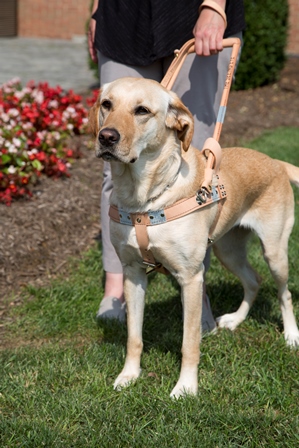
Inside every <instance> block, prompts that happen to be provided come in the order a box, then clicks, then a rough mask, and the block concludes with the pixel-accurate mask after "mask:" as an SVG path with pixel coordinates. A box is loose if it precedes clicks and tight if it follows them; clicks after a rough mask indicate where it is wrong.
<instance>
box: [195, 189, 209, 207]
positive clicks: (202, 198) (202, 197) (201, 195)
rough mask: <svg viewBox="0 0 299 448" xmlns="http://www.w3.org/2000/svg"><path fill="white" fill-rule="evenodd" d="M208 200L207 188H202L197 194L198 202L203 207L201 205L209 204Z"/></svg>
mask: <svg viewBox="0 0 299 448" xmlns="http://www.w3.org/2000/svg"><path fill="white" fill-rule="evenodd" d="M207 199H208V192H207V190H206V189H205V188H201V189H200V190H198V192H197V194H196V198H195V200H196V202H197V203H198V204H199V205H201V204H205V203H206V202H207Z"/></svg>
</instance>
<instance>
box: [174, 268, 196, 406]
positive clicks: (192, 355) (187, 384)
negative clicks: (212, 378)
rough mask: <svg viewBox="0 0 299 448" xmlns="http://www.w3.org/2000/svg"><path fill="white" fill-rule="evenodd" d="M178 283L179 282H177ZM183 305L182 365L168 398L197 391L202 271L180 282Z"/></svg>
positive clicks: (193, 393)
mask: <svg viewBox="0 0 299 448" xmlns="http://www.w3.org/2000/svg"><path fill="white" fill-rule="evenodd" d="M179 281H180V280H179ZM180 284H181V288H182V303H183V305H184V332H183V344H182V364H181V372H180V377H179V380H178V382H177V384H176V386H175V387H174V389H173V390H172V392H171V394H170V396H171V397H173V398H179V397H181V396H183V395H186V394H190V395H196V393H197V390H198V364H199V357H200V352H199V345H200V337H201V327H200V325H201V311H202V288H203V271H200V272H199V273H198V274H196V275H195V276H194V277H193V278H191V279H190V278H189V280H188V281H186V280H183V281H182V282H181V281H180Z"/></svg>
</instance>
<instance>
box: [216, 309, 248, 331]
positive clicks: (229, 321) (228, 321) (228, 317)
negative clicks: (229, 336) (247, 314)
mask: <svg viewBox="0 0 299 448" xmlns="http://www.w3.org/2000/svg"><path fill="white" fill-rule="evenodd" d="M243 320H244V319H242V318H240V316H239V315H238V313H237V312H236V313H231V314H224V315H223V316H220V317H217V319H216V322H217V325H218V327H220V328H228V329H229V330H231V331H234V330H235V329H236V328H237V326H238V325H239V324H240V323H241V322H243Z"/></svg>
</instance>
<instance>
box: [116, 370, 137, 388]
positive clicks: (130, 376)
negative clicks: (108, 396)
mask: <svg viewBox="0 0 299 448" xmlns="http://www.w3.org/2000/svg"><path fill="white" fill-rule="evenodd" d="M140 373H141V369H140V370H139V372H127V371H122V372H121V373H120V374H119V375H118V377H117V378H116V380H115V381H114V384H113V388H114V390H121V389H122V388H123V387H127V386H129V385H130V384H132V383H133V382H134V381H136V380H137V378H138V377H139V376H140Z"/></svg>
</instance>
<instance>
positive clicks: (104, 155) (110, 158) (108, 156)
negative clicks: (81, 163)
mask: <svg viewBox="0 0 299 448" xmlns="http://www.w3.org/2000/svg"><path fill="white" fill-rule="evenodd" d="M96 156H97V157H98V158H99V159H103V160H105V162H122V163H135V162H136V160H137V157H132V159H130V160H122V159H121V158H119V157H117V156H116V155H115V154H113V153H111V152H110V151H103V152H101V151H96Z"/></svg>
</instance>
